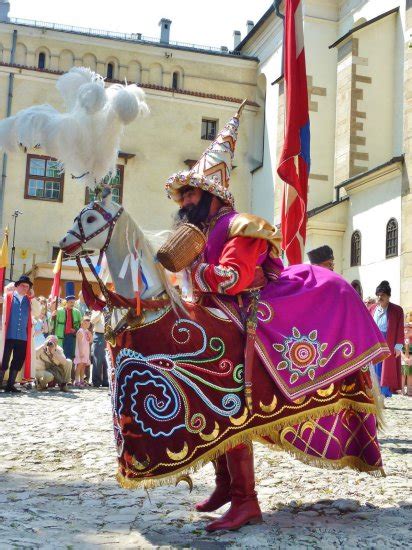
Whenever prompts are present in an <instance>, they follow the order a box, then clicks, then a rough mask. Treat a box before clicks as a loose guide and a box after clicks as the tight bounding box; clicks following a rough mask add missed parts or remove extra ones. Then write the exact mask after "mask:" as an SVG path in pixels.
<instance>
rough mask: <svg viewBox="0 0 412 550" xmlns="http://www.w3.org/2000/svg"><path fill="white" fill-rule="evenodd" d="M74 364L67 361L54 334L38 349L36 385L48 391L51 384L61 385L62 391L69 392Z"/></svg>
mask: <svg viewBox="0 0 412 550" xmlns="http://www.w3.org/2000/svg"><path fill="white" fill-rule="evenodd" d="M71 372H72V362H71V361H70V359H67V358H66V357H65V355H64V353H63V349H62V348H61V347H60V346H59V345H58V339H57V337H56V336H54V335H53V334H52V335H50V336H48V337H47V338H46V341H45V342H44V344H43V345H41V346H40V347H38V348H37V349H36V383H37V388H38V389H39V390H45V389H47V386H48V384H50V382H55V383H56V384H58V385H59V387H60V389H61V391H63V392H68V391H69V390H68V388H67V384H69V383H70V381H71Z"/></svg>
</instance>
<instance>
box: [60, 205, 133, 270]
mask: <svg viewBox="0 0 412 550" xmlns="http://www.w3.org/2000/svg"><path fill="white" fill-rule="evenodd" d="M92 210H96V211H97V212H99V214H101V215H102V216H103V218H104V219H105V220H106V223H105V224H104V225H102V227H99V228H98V229H96V231H93V233H91V234H90V235H88V236H87V237H86V234H85V232H84V228H83V224H82V220H81V218H82V215H83V214H84V213H85V212H88V211H92ZM123 210H124V208H123V206H121V207H120V208H119V210H118V211H117V212H116V214H115V215H114V216H112V215H111V214H110V212H107V210H105V209H104V208H102V207H101V206H100V204H99V203H97V202H91V203H90V204H88V205H87V206H85V208H83V210H82V211H81V212H80V214H79V215H78V216H76V218H74V221H75V222H77V225H78V226H79V233H77V231H74V229H69V231H68V233H69V234H70V235H73V236H74V237H76V239H79V241H80V242H82V243H83V244H86V243H87V242H88V241H90V240H91V239H93V237H96V235H99V234H100V233H103V231H105V230H106V229H109V232H108V234H107V238H106V242H105V243H104V245H103V247H102V248H101V249H100V255H99V261H98V264H100V262H101V259H102V257H103V253H104V252H106V250H107V248H108V246H109V244H110V239H111V238H112V233H113V229H114V226H115V225H116V222H117V220H118V219H119V218H120V216H121V214H122V212H123ZM79 254H80V252H79V253H78V254H77V256H78V255H79Z"/></svg>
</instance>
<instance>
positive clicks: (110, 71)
mask: <svg viewBox="0 0 412 550" xmlns="http://www.w3.org/2000/svg"><path fill="white" fill-rule="evenodd" d="M113 74H114V65H113V63H108V64H107V73H106V77H107V78H108V79H109V80H113Z"/></svg>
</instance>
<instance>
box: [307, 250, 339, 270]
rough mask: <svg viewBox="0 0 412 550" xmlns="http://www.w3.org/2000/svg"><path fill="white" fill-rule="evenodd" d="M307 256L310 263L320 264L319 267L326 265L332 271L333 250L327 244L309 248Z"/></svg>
mask: <svg viewBox="0 0 412 550" xmlns="http://www.w3.org/2000/svg"><path fill="white" fill-rule="evenodd" d="M308 258H309V261H310V263H311V264H312V265H320V266H321V267H326V269H330V270H331V271H333V269H334V267H335V258H334V257H333V250H332V249H331V247H330V246H328V245H327V244H325V245H323V246H319V248H314V249H313V250H309V252H308Z"/></svg>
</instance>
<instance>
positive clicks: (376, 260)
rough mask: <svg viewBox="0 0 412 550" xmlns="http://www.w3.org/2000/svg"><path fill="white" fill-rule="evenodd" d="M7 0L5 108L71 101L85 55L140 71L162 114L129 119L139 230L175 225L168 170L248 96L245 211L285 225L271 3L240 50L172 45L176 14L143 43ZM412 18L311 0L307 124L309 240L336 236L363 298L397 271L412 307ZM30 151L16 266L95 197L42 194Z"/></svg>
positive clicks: (242, 183) (240, 197) (411, 1)
mask: <svg viewBox="0 0 412 550" xmlns="http://www.w3.org/2000/svg"><path fill="white" fill-rule="evenodd" d="M7 4H8V3H7V2H0V19H2V20H3V22H0V98H3V99H2V101H1V102H0V116H1V117H3V116H6V114H7V108H8V107H9V109H10V112H11V113H15V112H16V111H18V110H19V109H21V108H23V107H26V106H28V105H32V104H34V103H43V102H49V103H51V104H52V105H54V106H55V107H57V108H62V105H61V103H60V100H59V97H58V95H57V92H56V90H55V86H54V85H55V81H56V79H57V77H58V75H59V74H61V72H63V71H66V70H68V69H69V68H70V67H72V66H80V65H85V66H89V67H91V68H92V69H94V70H96V71H97V72H99V73H101V74H103V75H105V76H107V77H108V80H109V81H110V80H113V81H117V80H119V81H124V79H125V78H126V79H127V80H128V81H129V82H137V83H138V84H140V85H141V86H142V87H143V88H144V89H145V91H146V93H147V100H148V103H149V105H150V107H151V111H152V114H151V116H150V117H149V118H148V119H145V120H142V121H138V122H136V123H134V124H133V125H132V126H131V127H130V128H128V129H127V132H126V134H125V137H124V139H123V142H122V152H121V153H120V156H119V178H120V179H121V184H122V185H121V186H120V187H121V189H119V190H118V191H117V192H118V193H119V196H120V194H121V198H122V201H123V204H124V205H125V207H126V208H127V209H128V210H129V211H130V212H131V213H132V215H133V216H134V217H135V219H136V220H137V221H138V222H139V223H140V224H141V225H142V226H143V227H148V228H160V227H164V226H166V225H170V223H171V219H172V214H173V212H174V210H175V207H174V205H173V204H172V203H171V202H168V201H166V200H165V199H164V196H163V183H164V181H165V179H166V178H167V176H168V175H169V174H170V173H171V172H174V171H176V170H178V169H182V168H184V167H185V164H186V165H190V163H191V162H193V161H194V160H196V159H197V158H198V156H199V155H200V154H201V152H202V151H203V149H204V148H205V146H207V145H208V138H210V137H211V135H209V133H210V132H212V133H213V131H215V129H217V128H218V127H220V126H222V125H223V124H224V123H225V122H226V120H227V119H228V118H229V117H230V115H231V114H232V113H233V112H234V111H235V110H236V108H237V106H238V103H239V102H240V101H241V100H242V98H244V97H246V98H248V100H249V103H248V106H247V108H246V111H245V113H244V116H243V118H242V123H241V130H240V137H239V140H238V147H237V152H236V159H235V165H236V169H235V170H234V172H233V178H232V185H233V190H234V194H235V197H236V202H237V208H238V209H239V210H246V211H252V212H254V213H256V214H259V215H262V216H264V217H265V218H267V219H269V220H271V221H273V222H275V223H279V215H280V204H281V191H282V183H281V182H280V181H279V179H278V178H277V176H276V167H277V162H278V158H279V152H280V150H281V147H282V141H283V123H284V92H285V90H284V83H283V75H282V41H283V29H282V21H281V19H280V18H279V17H277V15H276V14H275V12H274V8H273V7H270V8H269V9H268V10H267V12H266V13H264V14H263V15H262V17H261V19H260V20H259V21H258V22H257V23H256V24H255V25H253V24H252V23H251V22H248V32H247V34H246V36H245V37H244V38H243V39H241V37H240V33H239V32H236V33H235V40H236V43H235V47H234V50H233V51H231V52H229V51H225V50H214V49H207V48H202V47H195V46H193V47H191V46H187V45H179V44H177V43H173V42H171V41H170V39H169V38H170V37H169V32H170V25H171V24H172V22H171V21H169V20H162V21H161V22H160V27H161V29H160V31H161V34H160V37H159V40H158V41H148V40H145V38H144V37H142V36H141V35H121V34H120V33H104V32H102V31H90V30H88V31H85V30H82V29H75V28H69V27H63V26H61V25H60V26H59V25H58V26H53V25H52V24H39V23H36V22H24V21H15V20H8V21H7V13H8V8H7ZM411 27H412V0H386V1H385V2H381V1H379V0H322V1H320V0H305V1H304V34H305V50H306V60H307V74H308V91H309V96H310V98H309V99H310V117H311V136H312V148H311V156H312V166H311V174H310V180H309V203H308V210H309V218H308V237H307V247H306V248H307V250H309V249H311V248H314V247H316V246H319V245H321V244H329V245H330V246H332V248H333V249H334V251H335V259H336V269H337V271H338V272H340V273H342V274H343V276H344V277H345V278H347V279H348V280H349V281H350V282H352V283H353V284H354V285H356V286H357V287H358V288H359V290H360V291H361V292H362V293H363V295H364V296H368V295H373V294H374V290H375V287H376V285H377V283H379V282H380V281H381V280H382V279H387V280H389V281H390V283H391V286H392V289H393V296H392V297H393V301H394V302H398V303H401V304H402V305H403V306H404V307H405V309H407V310H410V309H412V195H411V186H410V180H409V174H410V173H411V170H412V166H411V148H412V145H411V144H412V115H411V112H412V111H411V109H412V107H411V105H412V92H411V90H412V88H411V82H412V76H411V75H412V57H411V55H412V52H411V49H410V48H409V41H410V35H411V32H412V29H411ZM13 45H14V46H13ZM10 80H12V84H13V86H12V94H11V106H10V105H8V103H7V97H10V94H9V90H10ZM202 132H203V133H202ZM202 137H203V138H205V139H202ZM29 153H31V152H29ZM29 161H30V158H29V159H28V158H27V155H24V154H23V153H21V154H16V155H10V156H9V158H8V159H7V166H6V176H5V177H3V178H2V182H3V184H4V186H3V187H4V204H3V208H2V209H1V210H2V214H3V225H5V224H6V223H10V217H11V214H12V213H13V211H14V210H16V209H18V210H21V211H23V212H24V214H23V216H21V217H20V218H19V222H18V223H19V229H18V235H19V237H18V240H17V241H16V247H17V249H16V250H17V258H16V259H17V266H16V267H17V268H18V269H17V273H18V272H19V270H22V269H23V264H24V263H26V264H27V263H29V264H30V261H31V260H30V259H31V258H32V257H33V254H36V261H48V260H50V259H51V257H52V254H53V247H55V246H56V243H57V241H58V240H59V237H60V235H61V232H62V228H64V229H65V228H66V227H67V226H69V225H70V223H71V220H72V218H73V215H74V214H75V213H77V211H78V210H79V209H80V208H81V206H82V205H83V204H84V202H85V200H86V199H87V197H85V192H84V189H82V188H81V186H79V184H78V183H76V182H73V181H70V177H69V176H68V175H66V176H65V178H64V182H63V184H62V185H64V187H63V189H64V193H63V195H62V197H61V199H62V200H61V201H59V200H34V199H33V198H32V197H30V196H29V195H30V193H34V191H33V186H34V184H32V188H31V189H28V183H27V179H29V180H30V178H27V174H26V172H27V170H29V168H28V167H29V166H30V164H29ZM40 162H41V159H40ZM33 165H34V166H35V167H36V166H37V161H36V159H34V161H33ZM3 173H4V163H3ZM53 192H55V191H53ZM33 220H35V221H36V223H35V224H34V223H33ZM46 229H47V230H46Z"/></svg>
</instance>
